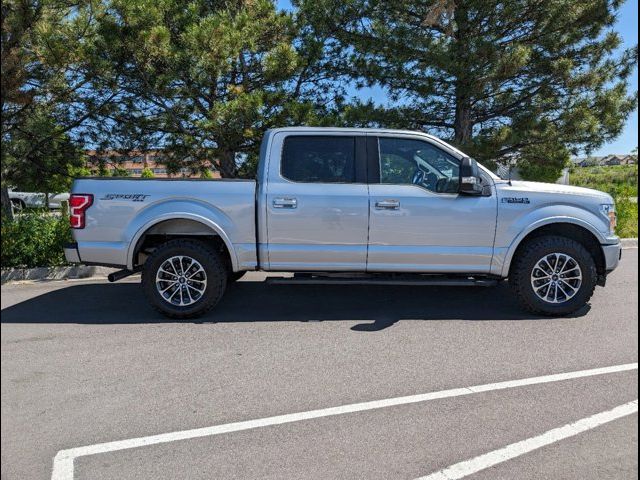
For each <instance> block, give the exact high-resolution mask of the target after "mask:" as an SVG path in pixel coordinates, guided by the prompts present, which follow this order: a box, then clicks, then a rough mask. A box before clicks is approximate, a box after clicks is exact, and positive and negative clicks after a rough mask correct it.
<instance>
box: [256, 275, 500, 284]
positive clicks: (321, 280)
mask: <svg viewBox="0 0 640 480" xmlns="http://www.w3.org/2000/svg"><path fill="white" fill-rule="evenodd" d="M266 282H267V283H268V284H271V285H418V286H423V285H431V286H443V287H470V286H476V287H494V286H496V285H497V284H498V280H497V279H494V278H487V277H480V278H474V277H447V276H444V275H394V276H387V275H384V276H382V275H380V276H377V275H374V276H361V277H357V276H354V277H346V276H332V275H329V276H322V275H307V274H302V275H300V274H296V275H294V276H293V277H267V278H266Z"/></svg>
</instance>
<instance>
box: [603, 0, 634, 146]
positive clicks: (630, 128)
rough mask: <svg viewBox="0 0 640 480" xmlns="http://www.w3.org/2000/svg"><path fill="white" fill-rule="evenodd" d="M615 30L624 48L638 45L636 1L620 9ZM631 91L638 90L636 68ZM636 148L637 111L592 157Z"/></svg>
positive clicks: (631, 0) (629, 0) (626, 3)
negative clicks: (620, 37)
mask: <svg viewBox="0 0 640 480" xmlns="http://www.w3.org/2000/svg"><path fill="white" fill-rule="evenodd" d="M616 30H617V31H618V32H620V35H621V36H622V40H623V41H624V48H629V47H632V46H634V45H636V44H637V43H638V0H627V1H626V2H625V4H624V5H623V6H622V8H621V9H620V13H619V15H618V22H617V23H616ZM631 89H632V91H637V90H638V68H637V67H636V69H635V71H634V72H633V77H632V79H631ZM637 146H638V109H636V111H635V112H633V113H632V114H631V116H630V117H629V120H628V121H627V125H626V127H625V129H624V131H623V132H622V135H620V136H619V137H618V138H617V139H616V140H614V141H613V142H611V143H609V144H606V145H603V146H602V148H600V149H599V150H597V151H596V152H594V155H607V154H609V153H629V152H630V151H631V150H633V149H634V148H635V147H637Z"/></svg>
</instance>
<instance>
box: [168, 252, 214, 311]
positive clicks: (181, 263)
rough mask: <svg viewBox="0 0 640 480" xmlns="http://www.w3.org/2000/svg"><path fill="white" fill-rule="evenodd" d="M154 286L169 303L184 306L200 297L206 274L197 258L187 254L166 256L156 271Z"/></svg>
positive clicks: (191, 303) (205, 281)
mask: <svg viewBox="0 0 640 480" xmlns="http://www.w3.org/2000/svg"><path fill="white" fill-rule="evenodd" d="M156 288H157V290H158V293H159V294H160V296H161V297H162V298H163V299H164V300H165V301H166V302H169V303H170V304H171V305H177V306H179V307H186V306H188V305H193V304H194V303H196V302H197V301H198V300H200V299H201V298H202V296H203V295H204V292H205V290H206V288H207V274H206V272H205V271H204V268H202V265H201V264H200V262H198V261H197V260H195V259H193V258H191V257H187V256H183V255H180V256H175V257H171V258H168V259H167V260H165V261H164V262H162V265H160V268H159V269H158V272H157V273H156Z"/></svg>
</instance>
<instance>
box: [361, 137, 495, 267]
mask: <svg viewBox="0 0 640 480" xmlns="http://www.w3.org/2000/svg"><path fill="white" fill-rule="evenodd" d="M371 144H373V145H375V142H370V145H371ZM377 145H378V149H377V150H378V152H375V153H374V155H376V157H377V162H375V161H373V162H370V166H371V165H372V164H373V165H375V164H377V166H379V183H375V184H371V185H369V193H370V198H369V209H370V226H369V251H368V261H367V270H368V271H370V272H390V271H392V272H393V271H395V272H425V273H456V272H458V273H489V270H490V267H491V259H492V255H493V244H494V237H495V229H496V214H497V208H498V207H497V201H496V195H495V191H493V190H492V191H491V194H490V196H477V197H476V196H468V195H461V194H459V193H458V173H459V160H458V158H456V157H455V156H454V155H453V154H451V153H449V152H446V151H444V150H443V149H442V148H441V147H440V146H439V145H437V144H436V143H435V142H430V141H428V140H426V139H425V138H424V137H411V136H402V137H397V136H396V137H390V136H389V137H387V136H380V137H378V142H377ZM487 182H488V183H490V184H491V185H492V182H491V180H490V179H489V178H488V177H487Z"/></svg>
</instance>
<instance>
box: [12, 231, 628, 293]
mask: <svg viewBox="0 0 640 480" xmlns="http://www.w3.org/2000/svg"><path fill="white" fill-rule="evenodd" d="M621 242H622V248H625V249H626V248H638V239H637V238H623V239H621ZM115 271H117V269H116V268H108V267H89V266H86V265H74V266H68V267H38V268H8V269H3V270H2V284H4V283H7V282H19V281H23V280H67V279H72V278H90V277H106V276H107V275H109V274H110V273H111V272H115Z"/></svg>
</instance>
